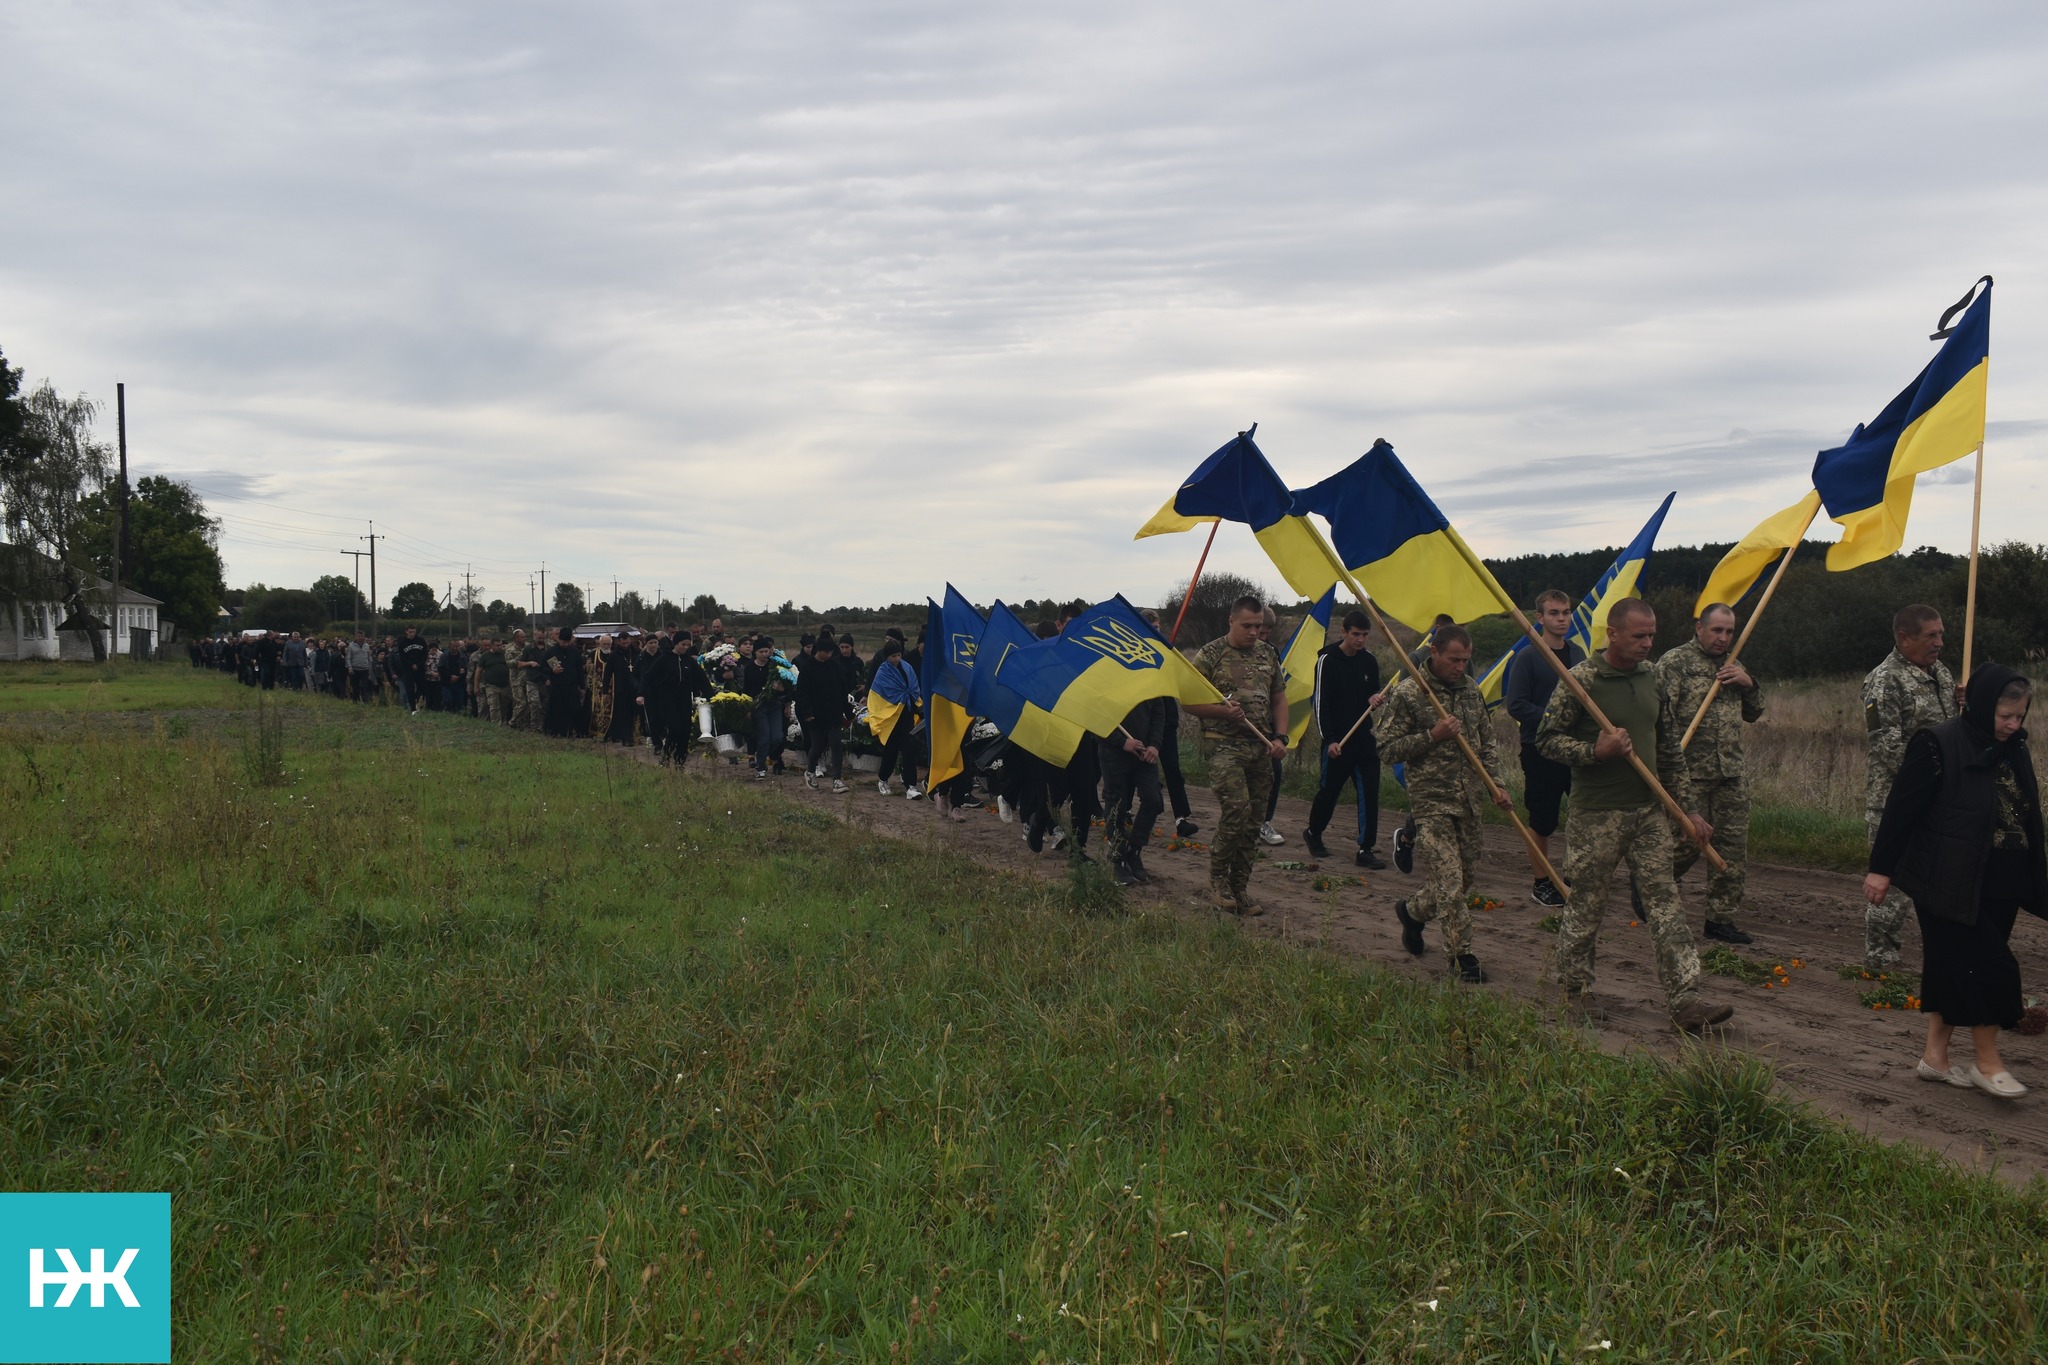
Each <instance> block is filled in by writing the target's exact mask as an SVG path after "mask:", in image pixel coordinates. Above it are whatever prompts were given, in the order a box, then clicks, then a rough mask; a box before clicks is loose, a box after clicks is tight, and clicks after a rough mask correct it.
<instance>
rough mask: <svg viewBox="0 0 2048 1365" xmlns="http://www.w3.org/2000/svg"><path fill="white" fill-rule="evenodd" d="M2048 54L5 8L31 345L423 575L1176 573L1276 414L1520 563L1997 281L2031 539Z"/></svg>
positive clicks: (1362, 10)
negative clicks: (370, 526)
mask: <svg viewBox="0 0 2048 1365" xmlns="http://www.w3.org/2000/svg"><path fill="white" fill-rule="evenodd" d="M2044 70H2048V6H2042V5H2040V4H2038V3H1977V4H1971V5H1967V6H1954V5H1951V6H1934V5H1928V4H1925V3H1913V4H1905V3H1883V2H1881V0H1861V2H1860V3H1854V4H1847V3H1844V4H1801V3H1788V0H1771V2H1770V3H1730V2H1726V0H1724V3H1720V4H1716V5H1691V6H1673V5H1644V4H1640V3H1553V4H1548V5H1530V4H1503V3H1464V4H1456V5H1433V6H1417V5H1400V6H1393V5H1383V4H1368V5H1351V6H1345V5H1333V4H1328V3H1324V4H1317V5H1312V6H1311V5H1299V4H1288V3H1278V4H1275V3H1267V4H1263V5H1258V6H1247V5H1244V4H1230V5H1205V4H1190V3H1186V0H1181V2H1180V3H1174V4H1170V5H1168V4H1160V5H1151V4H1123V5H1116V4H1110V5H1105V4H1102V3H1100V2H1099V0H1097V2H1096V3H1089V4H1072V3H1062V0H1043V2H1041V3H1037V4H1033V5H1029V6H1022V5H1019V6H1010V7H998V6H973V5H960V4H939V3H917V2H914V0H912V2H906V3H894V4H862V3H849V2H848V0H839V2H838V3H831V4H824V3H819V4H809V5H799V4H742V5H737V6H730V5H719V6H711V5H685V6H678V5H675V4H657V3H647V4H619V3H583V4H578V5H574V6H568V5H559V4H550V5H533V4H520V3H506V2H505V0H498V3H492V4H488V5H481V4H479V5H469V6H459V5H435V4H421V3H419V2H418V0H413V2H412V3H405V4H398V3H356V4H339V3H336V4H324V5H301V6H283V5H274V4H232V3H214V4H205V5H195V4H183V3H177V0H159V3H156V4H153V5H146V6H145V5H134V4H122V5H114V4H96V3H52V2H49V0H12V3H9V4H7V5H5V6H4V7H0V90H4V91H5V95H4V102H5V107H6V109H7V113H8V117H7V120H6V122H7V125H8V134H7V136H6V137H5V139H4V140H0V184H4V186H5V187H6V188H5V192H4V193H0V242H4V245H0V349H4V351H5V353H6V355H7V357H8V359H9V360H10V361H11V362H12V363H14V364H17V365H20V366H22V367H24V368H25V369H26V370H27V372H28V374H29V377H30V380H31V382H34V381H37V380H40V379H42V378H43V377H44V376H48V377H49V378H50V379H51V380H52V381H53V382H55V383H56V385H57V386H58V387H59V388H61V389H64V390H67V391H69V390H77V389H83V390H86V391H87V392H89V393H91V394H93V395H94V396H97V397H104V398H107V399H109V400H111V398H112V396H113V387H114V382H115V381H116V380H117V379H119V380H125V381H126V382H127V384H128V386H129V399H130V403H129V407H130V452H131V459H132V463H133V467H134V469H135V470H136V471H138V472H141V473H173V474H176V475H178V476H180V477H184V478H187V479H189V480H191V481H192V482H193V483H195V484H196V485H197V486H198V487H199V488H200V489H201V490H202V491H203V492H204V493H205V494H206V495H207V497H208V500H209V502H210V504H211V506H212V508H213V510H215V511H216V512H218V513H219V514H220V515H221V516H222V517H223V519H224V521H225V532H224V537H223V549H224V551H225V554H226V557H227V561H228V579H229V582H230V583H231V584H235V585H240V584H245V583H249V582H252V581H263V582H267V583H270V584H273V585H275V584H280V583H283V584H292V585H300V586H303V585H304V584H306V583H309V582H310V581H311V580H312V579H313V578H314V577H315V576H317V575H319V574H322V573H328V572H335V571H346V570H347V568H348V566H349V565H350V564H351V563H352V561H350V560H348V559H344V558H341V557H340V556H339V554H338V552H339V551H341V550H344V549H354V548H360V542H358V541H357V540H355V539H354V537H356V536H358V535H360V534H362V533H363V532H365V531H366V530H367V527H366V525H365V524H364V523H365V522H366V521H367V520H368V519H369V518H373V517H374V518H375V519H376V521H377V527H378V530H379V531H380V532H388V533H390V535H391V537H392V538H391V539H390V540H389V541H386V542H382V543H380V548H379V556H380V565H379V574H378V578H379V586H380V588H381V589H382V593H383V595H384V596H386V597H387V598H388V596H389V594H390V592H391V590H392V589H393V588H394V587H396V586H397V585H398V584H399V583H401V582H404V581H406V580H408V579H413V578H424V579H426V580H428V581H430V582H431V583H433V585H434V586H435V587H436V588H437V589H440V588H442V587H443V586H444V585H445V584H446V583H448V582H449V581H450V579H451V578H452V579H454V580H456V581H457V582H458V584H459V581H460V578H461V573H462V569H463V566H464V564H465V563H470V564H473V565H474V566H475V573H476V576H477V582H478V583H479V584H480V585H481V586H482V587H483V589H484V591H485V593H486V595H487V596H503V597H506V598H511V599H516V600H518V601H519V602H520V603H521V604H522V605H523V604H524V603H525V602H526V600H527V580H528V575H529V573H530V571H532V570H535V569H537V568H538V567H539V566H540V565H541V564H542V562H543V561H545V562H546V564H547V566H548V570H549V574H550V581H551V582H552V581H555V580H556V579H558V578H559V577H561V576H564V575H567V576H569V577H571V578H573V579H575V580H577V581H581V582H585V583H589V584H593V585H597V584H602V585H603V586H602V587H600V588H599V589H598V595H599V596H600V597H609V596H610V582H611V580H612V578H613V577H614V576H615V575H616V576H617V578H618V579H619V580H620V582H621V585H622V586H630V587H636V588H638V589H640V590H641V591H642V592H643V593H646V594H650V595H651V594H652V592H653V591H654V589H655V588H656V586H657V585H659V586H661V587H662V588H663V589H664V590H665V591H666V592H667V594H668V595H669V596H670V597H673V598H678V599H683V598H685V597H686V595H689V594H695V593H697V592H703V591H709V592H713V593H716V594H717V595H718V596H719V597H720V598H721V599H722V600H724V601H727V602H729V603H735V602H736V603H741V604H746V605H755V606H758V605H761V604H766V603H774V602H779V601H781V600H782V599H784V598H794V599H795V600H797V601H798V602H800V603H810V604H813V605H816V606H818V607H824V606H827V605H830V604H833V603H878V602H885V601H893V600H903V599H912V598H918V597H922V596H924V595H925V594H927V593H932V594H936V593H937V592H938V590H939V589H940V587H941V586H942V585H943V584H944V583H945V582H946V581H947V580H948V579H949V578H950V579H951V580H952V581H953V582H955V583H957V584H958V585H959V586H960V587H961V588H962V589H963V590H964V591H965V592H967V593H968V594H969V595H970V596H972V597H975V598H978V599H981V600H987V599H988V598H991V597H994V596H996V595H999V594H1002V595H1010V596H1018V597H1022V596H1053V595H1060V596H1072V595H1085V596H1090V597H1095V596H1101V595H1106V594H1107V593H1109V592H1112V591H1119V590H1121V591H1123V592H1126V593H1127V594H1129V595H1131V596H1133V597H1135V598H1140V599H1153V600H1156V599H1157V597H1158V596H1159V595H1160V593H1161V592H1162V591H1163V590H1164V589H1165V588H1166V586H1167V585H1168V584H1169V583H1170V582H1171V581H1172V580H1173V579H1175V578H1177V577H1181V576H1184V575H1185V574H1186V573H1187V571H1188V570H1189V569H1190V568H1191V567H1192V565H1193V561H1194V558H1195V555H1196V553H1197V552H1198V551H1199V549H1200V545H1199V542H1198V540H1197V538H1196V537H1193V536H1177V537H1162V538H1159V539H1154V540H1147V541H1144V542H1139V543H1133V542H1132V541H1131V539H1130V535H1131V532H1132V531H1133V530H1134V529H1135V528H1136V527H1137V526H1138V525H1139V524H1140V523H1141V522H1143V521H1144V520H1145V518H1146V517H1147V516H1149V515H1150V514H1151V512H1152V511H1153V510H1154V509H1155V508H1156V507H1157V505H1158V504H1159V502H1160V501H1161V500H1162V499H1163V498H1164V497H1165V496H1166V495H1167V493H1168V492H1170V491H1171V490H1172V488H1173V487H1174V486H1175V485H1177V484H1178V483H1179V481H1180V480H1181V479H1182V478H1184V477H1185V476H1186V474H1187V473H1188V472H1189V470H1191V469H1192V468H1193V466H1194V465H1195V464H1196V463H1197V462H1198V461H1199V460H1200V459H1201V458H1202V457H1203V456H1205V455H1206V454H1208V452H1209V451H1210V450H1212V449H1214V448H1215V447H1216V446H1217V445H1219V444H1221V443H1222V442H1223V441H1224V440H1225V439H1227V438H1228V437H1229V436H1230V435H1231V433H1232V432H1234V431H1236V430H1238V429H1239V428H1241V427H1243V426H1244V425H1245V424H1246V423H1248V422H1251V421H1254V420H1256V421H1257V422H1258V423H1259V424H1260V425H1259V441H1260V444H1261V445H1262V446H1263V447H1264V448H1265V450H1266V452H1267V454H1268V455H1269V456H1270V457H1271V458H1272V460H1273V462H1274V464H1275V466H1276V467H1277V468H1278V469H1279V470H1280V472H1281V474H1282V476H1283V477H1285V478H1287V479H1288V480H1289V482H1290V483H1292V484H1294V485H1295V486H1297V487H1299V486H1303V485H1306V484H1308V483H1311V482H1314V481H1315V480H1317V479H1319V478H1321V477H1323V476H1324V475H1326V474H1328V473H1329V472H1331V471H1332V470H1333V469H1335V468H1337V467H1339V466H1340V465H1342V464H1344V463H1346V462H1348V461H1349V460H1351V459H1352V458H1355V457H1356V456H1357V455H1358V454H1359V453H1361V452H1362V451H1363V450H1365V449H1366V447H1367V446H1369V445H1370V444H1371V442H1372V440H1373V438H1375V437H1380V436H1384V437H1386V438H1387V439H1388V440H1390V441H1392V442H1393V444H1394V446H1395V448H1396V449H1397V450H1399V451H1400V453H1401V454H1402V456H1403V457H1404V458H1405V459H1406V460H1407V461H1408V463H1409V465H1410V467H1411V468H1413V469H1414V470H1415V471H1416V473H1417V475H1418V477H1420V478H1421V479H1422V481H1423V483H1424V484H1425V486H1426V487H1428V488H1429V489H1430V490H1431V492H1432V493H1433V494H1435V496H1436V498H1437V501H1438V502H1439V503H1440V504H1441V505H1442V506H1443V508H1444V510H1445V511H1446V512H1447V513H1448V514H1449V515H1450V517H1451V518H1452V520H1453V521H1454V522H1455V523H1457V524H1458V526H1459V527H1460V529H1461V530H1462V531H1463V532H1464V533H1465V535H1466V537H1467V538H1468V539H1469V540H1471V541H1472V542H1473V543H1474V544H1475V545H1476V546H1478V547H1479V548H1480V549H1481V550H1482V552H1484V553H1488V554H1514V553H1520V552H1525V551H1532V550H1539V549H1576V548H1585V547H1588V546H1592V545H1604V544H1618V543H1620V542H1622V541H1624V540H1626V539H1627V538H1628V537H1629V536H1630V535H1632V534H1633V533H1634V531H1635V529H1636V527H1637V526H1638V525H1639V524H1640V523H1641V521H1642V520H1643V519H1644V518H1645V517H1646V516H1647V515H1648V514H1649V512H1650V511H1651V510H1652V508H1653V507H1654V505H1655V502H1656V500H1657V499H1658V498H1659V497H1661V495H1662V494H1663V493H1664V492H1665V491H1667V490H1669V489H1672V488H1676V489H1677V490H1678V494H1679V496H1678V500H1677V502H1676V504H1675V505H1674V507H1673V509H1672V513H1671V517H1670V519H1669V521H1668V522H1667V523H1666V526H1665V531H1664V537H1665V540H1666V542H1667V543H1671V544H1679V543H1692V542H1698V541H1701V540H1714V539H1719V540H1727V539H1732V538H1734V537H1735V536H1737V535H1740V534H1741V533H1742V532H1743V531H1745V530H1746V529H1748V527H1749V525H1750V524H1751V523H1753V522H1754V521H1755V520H1757V519H1758V518H1759V517H1761V516H1762V515H1764V514H1765V513H1767V512H1768V511H1771V510H1773V509H1774V508H1776V507H1779V506H1783V505H1785V504H1787V503H1790V502H1791V501H1793V500H1794V499H1795V498H1796V497H1797V496H1798V495H1799V494H1800V493H1802V492H1803V491H1804V490H1805V489H1806V487H1807V486H1808V483H1807V480H1808V473H1809V470H1810V468H1811V465H1812V460H1813V456H1814V453H1815V451H1816V450H1817V449H1819V448H1820V447H1822V446H1824V445H1832V444H1835V443H1836V442H1837V441H1839V440H1840V438H1841V437H1842V436H1844V435H1845V434H1846V433H1847V431H1848V430H1849V428H1850V427H1851V426H1852V425H1853V424H1855V423H1856V422H1859V421H1866V420H1868V419H1869V418H1871V417H1873V416H1875V415H1876V413H1877V411H1878V409H1879V408H1880V407H1881V406H1882V405H1883V404H1884V403H1885V402H1886V401H1887V400H1888V399H1889V398H1890V397H1891V396H1892V394H1893V393H1895V392H1896V391H1897V390H1898V389H1899V388H1900V387H1902V386H1903V385H1904V384H1905V382H1906V381H1907V380H1908V379H1909V378H1910V377H1911V376H1912V375H1913V373H1914V372H1915V371H1916V370H1917V369H1918V367H1919V366H1920V365H1921V364H1923V363H1924V362H1925V360H1926V359H1927V357H1928V356H1929V355H1930V354H1931V353H1932V350H1933V345H1932V343H1930V342H1928V341H1927V339H1926V338H1927V334H1928V332H1930V331H1932V330H1933V325H1934V321H1935V318H1936V316H1937V315H1938V314H1939V313H1940V311H1941V310H1942V308H1944V307H1945V306H1946V305H1948V304H1949V303H1951V302H1952V301H1954V299H1955V298H1956V297H1957V296H1958V295H1960V294H1961V293H1962V292H1963V290H1964V288H1965V287H1966V286H1967V285H1968V284H1969V283H1970V281H1971V280H1973V279H1975V278H1976V277H1977V276H1978V275H1980V274H1984V273H1991V274H1994V275H1996V276H1997V278H1998V281H1999V286H1998V290H1997V294H1996V302H1995V306H1994V312H1993V325H1992V385H1991V416H1992V419H1993V420H1992V425H1991V433H1990V440H1989V445H1988V461H1989V465H1988V477H1987V483H1986V499H1985V502H1986V505H1985V517H1984V520H1985V526H1984V530H1985V535H1986V537H1987V540H1989V541H1998V540H2003V539H2014V538H2025V539H2029V540H2048V534H2044V533H2043V531H2042V529H2041V527H2040V524H2039V523H2040V513H2041V511H2042V510H2043V508H2044V507H2048V496H2044V486H2048V384H2044V382H2043V380H2042V378H2041V373H2042V362H2043V360H2044V359H2048V310H2044V306H2043V301H2042V293H2043V286H2044V284H2048V269H2044V265H2043V261H2042V247H2041V243H2042V240H2043V225H2044V222H2048V176H2044V154H2043V151H2042V149H2043V148H2044V147H2048V100H2044V98H2043V96H2042V74H2041V73H2042V72H2043V71H2044ZM109 434H111V405H110V412H109ZM1944 475H1946V476H1949V477H1947V478H1944V479H1943V480H1942V481H1941V482H1939V483H1937V484H1934V485H1933V486H1930V481H1928V480H1923V484H1922V489H1921V492H1920V496H1919V498H1918V501H1917V502H1916V505H1915V513H1914V523H1913V525H1912V527H1911V528H1910V529H1909V533H1908V543H1909V544H1920V543H1933V544H1939V545H1942V546H1945V547H1948V548H1952V549H1961V548H1963V547H1964V546H1965V545H1966V544H1967V539H1968V517H1969V488H1968V485H1967V466H1962V467H1959V468H1956V469H1951V470H1948V471H1944ZM1213 562H1214V563H1216V564H1218V565H1219V566H1221V567H1226V568H1230V569H1234V570H1237V571H1240V572H1246V573H1249V574H1251V575H1252V576H1253V577H1255V578H1261V579H1263V580H1265V581H1267V582H1272V583H1275V584H1277V582H1278V578H1277V575H1274V574H1272V573H1271V572H1270V570H1269V569H1268V568H1267V567H1266V566H1265V565H1264V563H1263V561H1262V560H1261V559H1260V558H1259V556H1258V551H1257V549H1256V546H1255V545H1254V543H1253V542H1252V540H1251V538H1250V536H1249V534H1248V533H1247V532H1245V531H1244V529H1243V528H1241V527H1239V528H1226V529H1225V531H1224V534H1223V537H1222V538H1221V539H1220V540H1219V542H1218V551H1217V557H1216V560H1215V561H1213ZM366 586H367V584H366ZM1566 586H1568V587H1572V588H1574V589H1576V588H1578V587H1582V586H1585V585H1566Z"/></svg>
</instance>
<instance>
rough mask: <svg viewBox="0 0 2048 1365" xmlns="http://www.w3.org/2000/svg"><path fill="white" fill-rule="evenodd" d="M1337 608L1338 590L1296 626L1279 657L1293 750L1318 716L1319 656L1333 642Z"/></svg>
mask: <svg viewBox="0 0 2048 1365" xmlns="http://www.w3.org/2000/svg"><path fill="white" fill-rule="evenodd" d="M1336 609H1337V590H1336V589H1335V588H1331V589H1330V590H1329V591H1328V592H1326V593H1324V594H1323V600H1322V601H1320V602H1318V603H1316V604H1315V606H1313V607H1311V608H1310V609H1309V613H1308V615H1307V616H1304V617H1303V618H1302V620H1301V624H1300V625H1299V626H1297V627H1295V631H1294V638H1293V639H1292V640H1289V641H1288V642H1287V649H1286V651H1285V652H1284V653H1282V654H1281V656H1280V667H1281V668H1282V669H1283V670H1284V671H1285V673H1286V676H1287V747H1288V748H1290V749H1292V748H1295V747H1296V746H1298V745H1299V744H1300V743H1301V737H1302V736H1303V735H1305V734H1307V733H1308V723H1309V719H1310V717H1312V716H1313V715H1314V714H1315V699H1316V656H1317V655H1318V654H1321V653H1322V652H1323V646H1325V645H1327V644H1329V643H1330V616H1331V614H1332V613H1334V612H1335V611H1336ZM1325 738H1330V737H1329V736H1325Z"/></svg>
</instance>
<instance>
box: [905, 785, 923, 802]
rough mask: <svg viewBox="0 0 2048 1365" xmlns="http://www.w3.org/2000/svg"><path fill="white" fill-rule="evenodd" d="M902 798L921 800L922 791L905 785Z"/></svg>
mask: <svg viewBox="0 0 2048 1365" xmlns="http://www.w3.org/2000/svg"><path fill="white" fill-rule="evenodd" d="M903 799H904V800H906V801H922V800H924V793H923V792H921V791H919V790H918V789H917V788H915V787H905V788H904V789H903Z"/></svg>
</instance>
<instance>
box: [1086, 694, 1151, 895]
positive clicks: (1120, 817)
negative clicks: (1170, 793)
mask: <svg viewBox="0 0 2048 1365" xmlns="http://www.w3.org/2000/svg"><path fill="white" fill-rule="evenodd" d="M1166 741H1167V735H1166V701H1165V699H1163V698H1158V699H1154V700H1151V701H1141V702H1139V703H1138V704H1137V705H1136V706H1134V707H1132V708H1131V713H1130V714H1129V715H1127V716H1125V717H1124V723H1123V724H1122V725H1121V726H1119V727H1117V730H1116V732H1115V733H1114V734H1111V735H1110V736H1108V737H1107V738H1105V739H1104V740H1102V742H1101V749H1102V752H1101V755H1100V758H1101V764H1102V804H1103V808H1104V810H1105V811H1106V812H1107V813H1108V817H1109V820H1108V824H1109V854H1110V859H1111V867H1112V870H1113V871H1114V872H1115V874H1116V882H1117V885H1118V886H1134V885H1136V884H1137V883H1139V882H1148V881H1150V880H1152V878H1151V877H1150V876H1148V875H1147V874H1146V872H1145V860H1144V849H1145V845H1146V843H1147V842H1148V841H1150V839H1151V838H1152V826H1153V825H1154V824H1156V823H1157V822H1158V820H1159V813H1160V811H1162V810H1164V809H1165V802H1163V801H1162V800H1160V797H1159V753H1160V750H1161V749H1162V748H1163V747H1164V745H1165V744H1166ZM1133 796H1135V797H1137V801H1138V813H1137V816H1136V818H1135V819H1134V818H1133V817H1132V815H1131V798H1132V797H1133Z"/></svg>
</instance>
